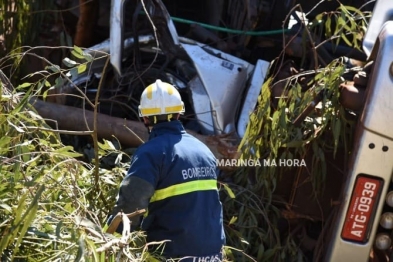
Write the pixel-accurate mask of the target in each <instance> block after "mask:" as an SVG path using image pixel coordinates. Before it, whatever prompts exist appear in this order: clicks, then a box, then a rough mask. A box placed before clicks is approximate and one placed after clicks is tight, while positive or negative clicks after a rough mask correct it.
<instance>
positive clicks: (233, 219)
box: [229, 216, 237, 225]
mask: <svg viewBox="0 0 393 262" xmlns="http://www.w3.org/2000/svg"><path fill="white" fill-rule="evenodd" d="M236 221H237V217H235V216H233V217H232V218H231V220H230V221H229V225H232V224H234V223H235V222H236Z"/></svg>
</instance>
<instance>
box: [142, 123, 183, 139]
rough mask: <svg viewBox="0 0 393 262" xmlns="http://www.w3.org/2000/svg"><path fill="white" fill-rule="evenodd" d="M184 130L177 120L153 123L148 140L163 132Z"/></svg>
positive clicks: (175, 132)
mask: <svg viewBox="0 0 393 262" xmlns="http://www.w3.org/2000/svg"><path fill="white" fill-rule="evenodd" d="M184 133H186V131H185V130H184V127H183V125H182V123H181V122H180V121H179V120H172V121H170V122H161V123H158V124H155V125H154V126H153V129H152V130H151V133H150V136H149V140H150V139H152V138H154V137H157V136H160V135H163V134H179V135H180V134H184Z"/></svg>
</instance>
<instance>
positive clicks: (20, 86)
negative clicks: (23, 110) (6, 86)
mask: <svg viewBox="0 0 393 262" xmlns="http://www.w3.org/2000/svg"><path fill="white" fill-rule="evenodd" d="M31 85H32V83H23V84H21V85H18V86H17V87H16V89H20V88H26V87H29V86H31Z"/></svg>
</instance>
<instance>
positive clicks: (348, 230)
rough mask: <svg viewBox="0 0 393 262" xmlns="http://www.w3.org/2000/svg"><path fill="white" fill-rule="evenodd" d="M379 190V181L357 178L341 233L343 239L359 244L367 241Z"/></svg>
mask: <svg viewBox="0 0 393 262" xmlns="http://www.w3.org/2000/svg"><path fill="white" fill-rule="evenodd" d="M381 188H382V181H381V180H379V179H375V178H370V177H366V176H358V178H357V179H356V183H355V187H354V190H353V193H352V197H351V202H350V204H349V208H348V211H347V215H346V218H345V221H344V226H343V229H342V232H341V237H342V238H343V239H345V240H349V241H354V242H361V243H365V242H367V241H368V239H369V234H368V233H369V231H370V230H371V225H372V222H373V220H374V216H375V209H376V207H377V205H378V200H379V195H380V190H381Z"/></svg>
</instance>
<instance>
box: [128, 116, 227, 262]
mask: <svg viewBox="0 0 393 262" xmlns="http://www.w3.org/2000/svg"><path fill="white" fill-rule="evenodd" d="M127 177H128V178H130V177H138V178H140V179H143V180H145V181H147V182H148V183H149V184H151V185H152V186H153V187H154V189H155V191H154V194H153V196H152V197H151V198H150V201H149V204H148V214H147V216H146V217H145V218H144V219H143V221H142V224H141V227H142V229H143V230H144V231H146V234H147V241H148V242H151V241H163V240H169V242H166V243H165V249H164V253H163V254H164V256H165V257H168V258H179V257H184V256H196V257H205V258H206V259H205V260H206V261H214V260H213V259H212V258H213V257H214V256H215V255H216V254H219V253H220V250H221V248H222V246H223V244H224V242H225V235H224V230H223V221H222V205H221V202H220V200H219V194H218V190H217V168H216V158H215V156H214V155H213V153H212V152H211V151H210V150H209V149H208V148H207V146H206V145H205V144H203V143H202V142H200V141H199V140H198V139H196V138H195V137H193V136H191V135H189V134H187V133H186V132H185V130H184V128H183V126H182V124H181V123H180V122H179V121H177V120H174V121H171V122H162V123H158V124H156V125H154V127H153V129H152V132H151V134H150V137H149V141H148V142H146V143H145V144H143V145H141V146H140V147H139V148H138V150H137V151H136V152H135V154H134V156H133V160H132V162H131V166H130V169H129V171H128V175H127ZM126 179H127V178H126ZM124 186H125V185H122V187H123V188H122V189H121V191H127V189H126V188H124ZM182 261H183V260H182ZM191 261H193V260H191ZM195 261H198V260H195ZM201 261H202V260H201ZM217 261H218V260H217Z"/></svg>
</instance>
